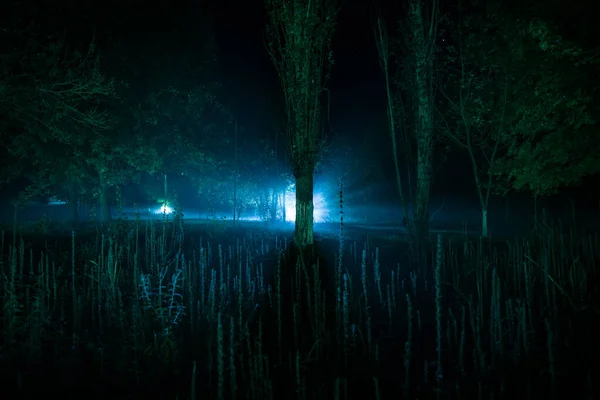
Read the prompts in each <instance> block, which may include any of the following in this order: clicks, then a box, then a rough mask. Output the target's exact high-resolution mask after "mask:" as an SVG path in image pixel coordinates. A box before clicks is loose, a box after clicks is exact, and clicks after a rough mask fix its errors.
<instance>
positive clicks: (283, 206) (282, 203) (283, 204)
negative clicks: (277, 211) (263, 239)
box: [281, 189, 287, 222]
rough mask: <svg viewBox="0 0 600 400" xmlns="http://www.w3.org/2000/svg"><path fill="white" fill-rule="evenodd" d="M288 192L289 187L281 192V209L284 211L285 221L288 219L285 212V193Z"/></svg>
mask: <svg viewBox="0 0 600 400" xmlns="http://www.w3.org/2000/svg"><path fill="white" fill-rule="evenodd" d="M286 193H287V189H285V190H284V191H283V193H282V194H281V196H282V197H281V207H282V208H281V211H282V212H283V222H286V221H287V214H286V212H285V194H286Z"/></svg>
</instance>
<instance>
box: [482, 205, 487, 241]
mask: <svg viewBox="0 0 600 400" xmlns="http://www.w3.org/2000/svg"><path fill="white" fill-rule="evenodd" d="M481 236H483V237H488V212H487V207H486V206H482V207H481Z"/></svg>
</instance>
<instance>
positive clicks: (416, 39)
mask: <svg viewBox="0 0 600 400" xmlns="http://www.w3.org/2000/svg"><path fill="white" fill-rule="evenodd" d="M410 18H411V23H412V34H413V46H414V50H413V54H414V57H415V70H414V79H415V87H416V99H415V100H416V108H415V113H416V114H415V116H416V129H417V132H416V137H417V193H416V199H415V202H416V204H415V231H416V236H417V237H416V239H417V242H418V243H420V242H423V241H427V240H428V239H429V194H430V189H431V178H432V162H433V90H432V83H433V53H432V51H431V48H432V45H431V43H430V41H432V40H433V38H431V37H430V33H429V32H427V31H426V29H425V26H424V25H425V22H424V21H423V15H422V7H421V2H420V0H412V1H411V4H410Z"/></svg>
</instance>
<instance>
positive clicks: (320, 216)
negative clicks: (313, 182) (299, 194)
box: [285, 184, 329, 223]
mask: <svg viewBox="0 0 600 400" xmlns="http://www.w3.org/2000/svg"><path fill="white" fill-rule="evenodd" d="M313 205H314V207H315V208H314V211H313V218H314V222H315V223H320V222H325V221H326V220H327V218H328V216H329V211H328V210H327V202H326V201H325V196H323V193H321V192H315V193H314V194H313ZM285 219H286V221H288V222H295V221H296V185H294V184H292V185H290V186H289V187H288V190H287V191H286V193H285Z"/></svg>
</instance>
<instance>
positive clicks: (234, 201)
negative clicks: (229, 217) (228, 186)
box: [233, 172, 237, 224]
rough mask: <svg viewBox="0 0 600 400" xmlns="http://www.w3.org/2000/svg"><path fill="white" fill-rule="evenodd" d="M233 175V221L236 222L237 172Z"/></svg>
mask: <svg viewBox="0 0 600 400" xmlns="http://www.w3.org/2000/svg"><path fill="white" fill-rule="evenodd" d="M234 174H235V175H234V176H233V223H234V224H235V220H236V218H235V212H236V210H237V173H235V172H234Z"/></svg>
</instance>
